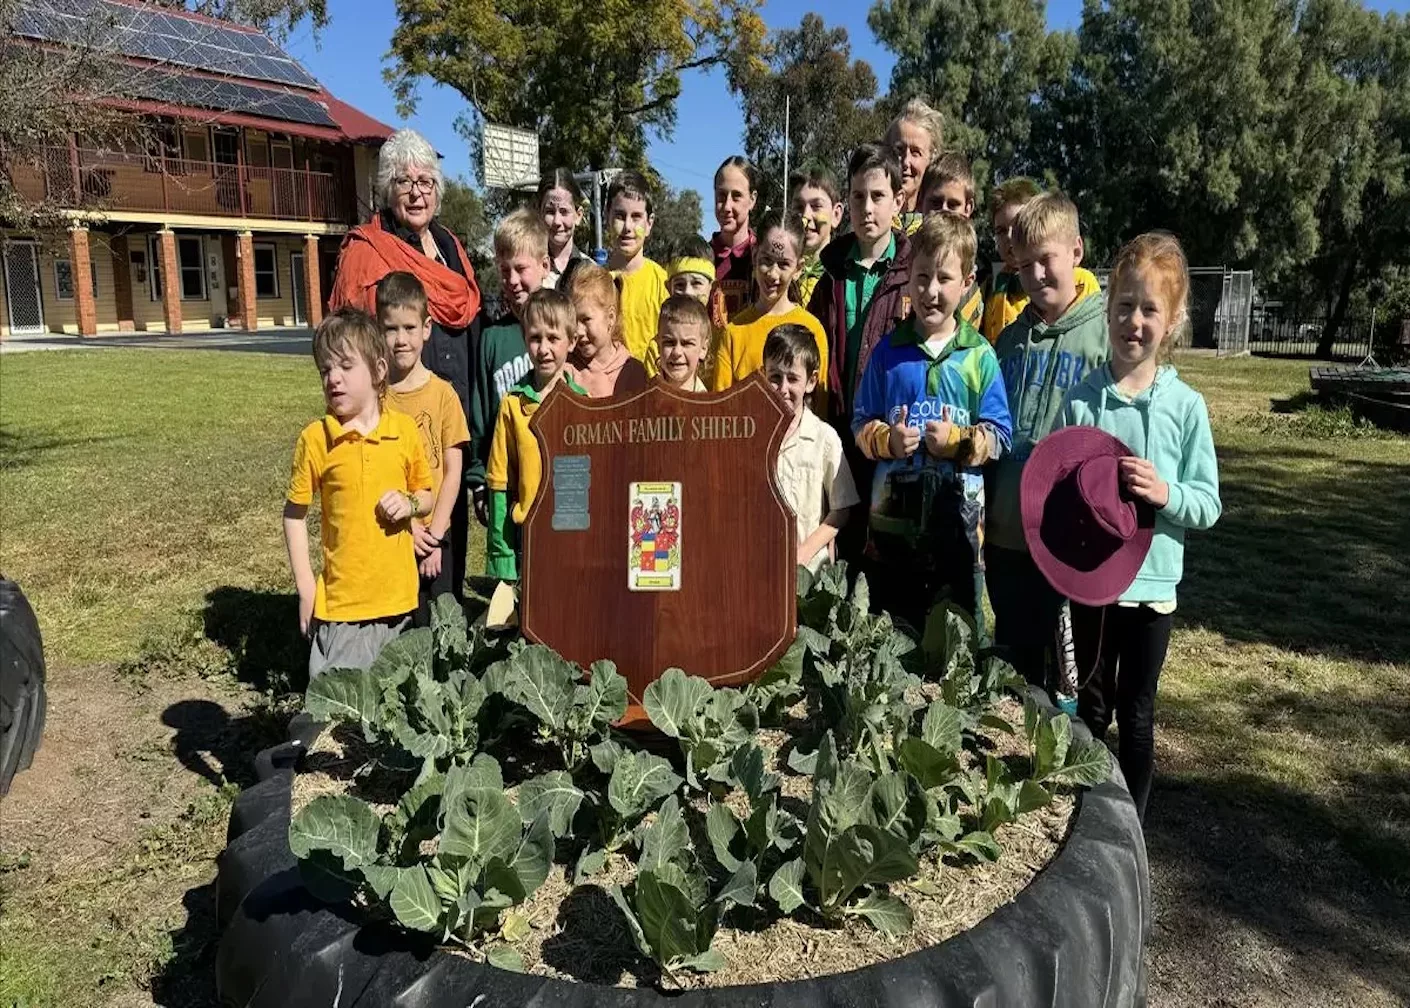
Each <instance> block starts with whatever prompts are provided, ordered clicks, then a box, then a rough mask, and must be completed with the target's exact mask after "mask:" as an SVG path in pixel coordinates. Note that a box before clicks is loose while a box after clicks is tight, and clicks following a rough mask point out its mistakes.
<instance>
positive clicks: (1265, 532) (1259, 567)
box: [1177, 448, 1410, 663]
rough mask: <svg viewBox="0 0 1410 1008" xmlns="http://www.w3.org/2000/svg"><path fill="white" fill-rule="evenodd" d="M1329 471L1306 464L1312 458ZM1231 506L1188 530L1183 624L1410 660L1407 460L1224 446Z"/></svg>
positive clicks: (1324, 650) (1293, 646)
mask: <svg viewBox="0 0 1410 1008" xmlns="http://www.w3.org/2000/svg"><path fill="white" fill-rule="evenodd" d="M1309 459H1310V460H1314V461H1315V462H1316V463H1317V464H1318V465H1319V466H1327V465H1328V464H1330V471H1323V472H1307V471H1306V468H1305V467H1306V464H1307V462H1308V460H1309ZM1219 464H1220V491H1221V494H1222V496H1223V501H1224V514H1223V516H1222V517H1221V518H1220V520H1219V522H1218V523H1217V524H1216V525H1215V526H1214V528H1213V529H1211V530H1209V531H1208V532H1193V533H1191V534H1190V535H1189V536H1188V537H1187V540H1186V541H1187V546H1188V548H1187V550H1186V553H1185V578H1184V583H1183V584H1181V586H1180V611H1179V615H1178V616H1177V619H1179V620H1180V621H1181V622H1183V623H1187V624H1194V625H1199V626H1205V627H1208V628H1209V629H1211V630H1214V631H1216V632H1218V633H1221V634H1223V635H1224V636H1226V637H1229V638H1232V639H1235V640H1242V641H1248V642H1252V643H1266V644H1273V645H1276V646H1279V647H1283V648H1288V649H1290V650H1294V651H1299V652H1304V653H1320V654H1327V655H1333V656H1343V657H1351V658H1359V659H1362V660H1367V661H1384V662H1395V663H1406V662H1410V631H1407V629H1406V621H1405V617H1404V611H1403V601H1404V599H1405V597H1406V596H1405V592H1406V585H1407V584H1410V547H1407V544H1410V465H1397V464H1394V463H1389V462H1366V461H1359V460H1343V459H1341V457H1340V456H1339V455H1337V454H1336V453H1334V452H1330V451H1318V450H1297V451H1292V450H1278V449H1261V450H1258V451H1248V450H1244V449H1240V448H1221V449H1220V451H1219Z"/></svg>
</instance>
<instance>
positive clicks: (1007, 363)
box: [984, 189, 1108, 687]
mask: <svg viewBox="0 0 1410 1008" xmlns="http://www.w3.org/2000/svg"><path fill="white" fill-rule="evenodd" d="M1012 241H1013V258H1014V261H1015V263H1016V265H1017V266H1018V275H1019V280H1020V281H1021V282H1022V284H1023V289H1024V291H1025V292H1026V293H1027V295H1028V298H1029V300H1028V304H1027V306H1026V307H1025V308H1024V309H1023V312H1022V313H1021V314H1020V315H1019V316H1018V318H1017V319H1016V320H1015V321H1014V322H1012V323H1010V324H1009V325H1008V326H1006V327H1005V328H1004V331H1003V332H1002V333H1001V334H1000V336H999V341H998V343H996V344H995V346H994V352H995V353H996V354H997V356H998V358H999V368H1000V370H1001V371H1002V372H1003V376H1004V387H1005V390H1006V391H1007V392H1008V404H1009V410H1010V412H1011V413H1012V416H1013V443H1012V446H1011V450H1010V451H1009V453H1008V454H1007V455H1006V456H1005V457H1004V458H1001V459H998V460H996V461H994V462H993V463H992V464H991V465H990V466H989V467H988V471H987V473H986V480H987V486H986V489H987V490H988V495H989V496H988V502H989V514H988V519H989V523H988V528H987V532H988V537H987V539H986V541H985V543H984V568H985V574H986V579H987V582H988V588H989V603H990V605H992V606H993V608H994V643H996V644H998V645H999V646H1001V647H1003V648H1006V649H1007V651H1008V657H1009V660H1010V661H1012V662H1013V666H1014V668H1015V669H1017V670H1018V672H1019V673H1021V674H1022V675H1023V677H1024V678H1025V679H1027V680H1028V681H1029V682H1030V683H1033V684H1034V685H1036V686H1040V687H1046V686H1047V685H1048V678H1049V677H1048V667H1049V663H1050V662H1052V663H1053V664H1055V663H1056V658H1057V655H1058V654H1059V647H1060V645H1059V642H1058V638H1057V633H1058V614H1059V613H1060V611H1061V610H1062V601H1063V600H1062V598H1061V597H1060V596H1059V595H1058V593H1057V592H1055V591H1053V589H1052V587H1051V586H1050V585H1049V584H1048V582H1047V579H1045V578H1044V577H1043V575H1042V572H1041V571H1039V570H1038V567H1037V565H1036V564H1034V563H1033V558H1032V557H1031V556H1029V555H1028V545H1027V543H1026V542H1025V541H1024V538H1023V515H1022V512H1021V509H1020V507H1019V484H1020V481H1021V480H1022V478H1023V466H1024V464H1025V463H1026V462H1027V461H1028V456H1029V454H1030V453H1031V452H1032V451H1033V446H1034V445H1036V444H1037V443H1038V442H1039V441H1041V440H1042V439H1043V438H1044V437H1046V436H1047V435H1048V434H1050V433H1051V432H1052V430H1053V427H1054V426H1055V424H1056V423H1057V419H1058V414H1059V412H1060V411H1061V409H1062V402H1063V397H1064V396H1065V395H1066V394H1067V391H1068V389H1070V388H1072V387H1073V386H1074V385H1076V384H1077V383H1078V382H1080V381H1081V380H1082V379H1083V378H1085V377H1086V376H1087V375H1088V374H1089V373H1091V372H1092V371H1093V370H1095V369H1097V368H1099V367H1101V365H1102V364H1104V363H1105V362H1106V359H1107V354H1108V345H1107V338H1106V319H1105V316H1104V314H1103V312H1104V302H1103V300H1102V294H1101V289H1100V288H1099V287H1098V286H1097V284H1096V278H1095V277H1093V276H1092V275H1091V274H1090V273H1088V272H1087V271H1086V270H1083V269H1079V268H1078V266H1079V264H1080V263H1081V262H1082V238H1081V235H1080V234H1079V231H1078V221H1077V207H1075V206H1074V205H1073V204H1072V201H1071V200H1069V199H1068V198H1067V197H1066V196H1064V195H1063V194H1062V193H1061V192H1059V191H1057V190H1056V189H1054V190H1050V191H1048V192H1045V193H1042V194H1040V195H1038V196H1035V197H1033V198H1032V199H1031V200H1029V201H1028V202H1027V203H1025V204H1024V205H1023V208H1022V209H1021V210H1019V211H1018V215H1017V216H1016V217H1015V218H1014V221H1013V232H1012ZM986 311H987V309H986Z"/></svg>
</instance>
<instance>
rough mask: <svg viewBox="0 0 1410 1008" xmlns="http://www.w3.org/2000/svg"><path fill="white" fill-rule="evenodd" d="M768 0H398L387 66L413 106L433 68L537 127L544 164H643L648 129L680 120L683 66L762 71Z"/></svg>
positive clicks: (496, 109) (489, 115) (484, 113)
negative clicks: (762, 7) (763, 5)
mask: <svg viewBox="0 0 1410 1008" xmlns="http://www.w3.org/2000/svg"><path fill="white" fill-rule="evenodd" d="M760 2H761V0H639V2H634V3H624V2H620V0H607V2H603V0H438V2H431V0H398V2H397V17H398V21H399V25H398V27H397V30H396V32H395V33H394V34H393V35H392V44H391V51H390V53H389V54H388V56H389V59H390V66H389V67H388V69H387V71H386V77H387V80H388V81H389V83H391V85H392V87H393V89H394V91H395V93H396V96H397V100H398V102H399V108H400V110H401V111H402V113H403V114H405V115H410V114H411V112H412V111H413V110H414V108H415V105H416V89H417V86H418V84H419V82H420V80H421V78H423V77H429V78H430V79H431V80H434V81H436V82H438V83H440V84H445V85H447V86H448V87H452V88H454V89H455V90H457V91H459V92H460V93H461V94H462V95H464V96H465V98H466V99H467V100H468V101H469V102H470V103H471V104H472V105H473V106H474V108H475V110H476V112H477V114H478V117H480V118H482V119H484V120H488V121H491V122H496V123H506V124H509V125H512V126H518V127H522V128H525V129H533V130H537V131H538V134H539V157H540V162H541V163H542V164H544V165H570V166H572V167H574V168H606V167H628V168H642V167H644V166H645V157H646V138H647V131H648V130H651V131H653V132H654V133H656V134H657V135H661V136H668V135H670V133H671V131H672V129H673V128H674V126H675V123H676V100H677V98H679V97H680V92H681V74H683V73H684V72H686V71H688V70H693V69H701V68H707V67H723V68H724V69H725V72H726V75H727V77H728V79H730V80H731V81H733V80H736V79H737V78H738V77H739V76H740V75H743V74H748V73H752V72H754V70H755V68H756V65H757V64H758V63H759V60H760V58H761V55H762V53H763V50H764V35H765V29H764V22H763V19H762V18H761V17H760V16H759V13H758V8H759V3H760ZM457 125H458V126H459V128H460V129H461V131H462V132H463V133H465V134H466V135H467V136H473V135H474V134H475V133H476V129H475V124H474V122H473V121H466V120H462V121H461V122H460V123H458V124H457Z"/></svg>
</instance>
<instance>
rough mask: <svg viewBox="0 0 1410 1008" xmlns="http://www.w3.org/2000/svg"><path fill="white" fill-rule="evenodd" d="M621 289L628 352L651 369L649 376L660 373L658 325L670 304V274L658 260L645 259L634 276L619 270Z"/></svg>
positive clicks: (625, 341)
mask: <svg viewBox="0 0 1410 1008" xmlns="http://www.w3.org/2000/svg"><path fill="white" fill-rule="evenodd" d="M613 275H614V276H616V277H617V278H618V282H619V284H620V286H621V292H622V293H621V297H620V298H619V300H618V304H619V306H620V311H621V319H622V321H621V326H622V342H623V343H625V344H626V347H627V352H628V353H630V354H631V355H632V356H633V357H635V358H636V359H637V360H639V361H641V362H642V363H643V364H646V365H647V369H646V370H647V373H648V374H651V375H654V374H655V373H656V371H655V369H654V367H653V366H652V365H653V363H654V362H653V356H654V355H653V352H652V351H653V349H654V348H655V346H656V325H657V323H658V322H659V321H660V316H661V306H662V305H663V304H665V303H666V297H667V294H666V271H665V270H663V269H662V268H661V267H660V266H659V265H658V264H657V263H656V262H655V261H654V260H651V259H645V258H644V259H642V261H641V265H640V266H639V267H637V269H636V270H635V271H634V272H631V273H627V272H626V271H624V270H615V271H614V273H613Z"/></svg>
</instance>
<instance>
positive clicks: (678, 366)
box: [656, 294, 710, 392]
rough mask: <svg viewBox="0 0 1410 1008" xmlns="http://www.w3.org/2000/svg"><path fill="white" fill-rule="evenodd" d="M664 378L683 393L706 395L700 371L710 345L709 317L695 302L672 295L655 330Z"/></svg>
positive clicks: (681, 296) (684, 296) (703, 307)
mask: <svg viewBox="0 0 1410 1008" xmlns="http://www.w3.org/2000/svg"><path fill="white" fill-rule="evenodd" d="M656 343H657V348H658V349H657V352H658V354H659V357H660V361H661V378H662V380H663V381H665V383H666V384H667V385H669V386H671V387H672V388H677V389H680V390H682V391H684V392H705V391H708V386H707V385H706V384H705V382H704V381H703V380H702V379H701V376H700V368H701V364H702V362H703V361H704V359H705V355H706V353H707V352H708V349H709V345H710V313H709V312H708V311H706V310H705V306H704V305H703V304H701V303H700V301H699V300H698V299H696V298H693V297H689V296H687V295H685V294H672V295H671V296H670V297H668V298H667V299H666V303H665V304H663V305H662V306H661V321H660V325H659V326H658V327H657V330H656Z"/></svg>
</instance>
